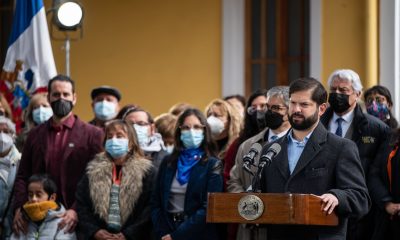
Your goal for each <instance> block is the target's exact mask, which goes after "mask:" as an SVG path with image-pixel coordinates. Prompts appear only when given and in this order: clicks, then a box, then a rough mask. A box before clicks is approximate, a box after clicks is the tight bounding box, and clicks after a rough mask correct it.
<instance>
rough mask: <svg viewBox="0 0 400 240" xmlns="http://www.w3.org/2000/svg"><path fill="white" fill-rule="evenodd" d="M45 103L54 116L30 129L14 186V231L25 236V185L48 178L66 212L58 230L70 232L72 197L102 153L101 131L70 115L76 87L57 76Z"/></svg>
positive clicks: (74, 220) (72, 225) (73, 214)
mask: <svg viewBox="0 0 400 240" xmlns="http://www.w3.org/2000/svg"><path fill="white" fill-rule="evenodd" d="M48 90H49V94H48V100H49V103H50V105H51V108H52V110H53V116H52V117H51V118H50V119H49V120H48V121H46V122H45V123H43V124H41V125H39V126H37V127H35V128H33V129H32V130H31V131H30V133H29V135H28V138H27V140H26V144H25V145H24V149H23V152H22V157H21V162H20V166H19V169H18V174H17V177H16V180H15V185H14V197H15V200H14V201H13V207H14V208H13V209H14V212H15V217H14V222H13V231H14V232H16V233H19V232H20V231H22V232H26V228H27V226H28V225H27V221H26V220H25V218H24V217H23V216H22V213H21V207H22V205H23V204H24V203H25V202H26V201H27V199H28V194H27V191H26V189H27V186H26V184H27V181H28V179H29V177H30V176H32V175H33V174H38V173H46V174H49V175H50V176H51V177H52V179H53V180H54V181H55V182H56V185H57V189H58V192H57V196H58V197H59V201H60V202H61V203H62V204H63V205H64V207H65V208H66V209H67V210H66V211H65V213H64V214H63V216H62V218H63V220H62V221H61V222H60V228H64V227H65V226H67V228H66V230H67V231H69V232H72V231H73V230H74V229H75V226H76V225H77V223H78V217H77V214H76V211H75V209H76V206H75V193H76V187H77V185H78V182H79V180H80V179H81V177H82V175H83V174H84V172H85V168H86V164H87V163H88V162H89V161H90V160H91V159H93V157H94V156H95V155H96V154H97V153H99V152H100V151H101V150H102V142H101V141H102V139H103V131H102V130H101V129H99V128H97V127H95V126H92V125H89V124H87V123H85V122H83V121H81V120H80V119H79V118H78V117H77V116H75V115H74V114H73V113H72V108H73V106H74V105H75V104H76V93H75V84H74V81H72V80H71V79H70V78H69V77H67V76H63V75H58V76H56V77H54V78H53V79H51V80H50V81H49V85H48Z"/></svg>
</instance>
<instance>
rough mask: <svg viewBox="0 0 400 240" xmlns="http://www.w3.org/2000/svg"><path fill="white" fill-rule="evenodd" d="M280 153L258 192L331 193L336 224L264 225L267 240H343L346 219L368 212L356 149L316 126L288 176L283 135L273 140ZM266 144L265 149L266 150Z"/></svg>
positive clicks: (265, 175)
mask: <svg viewBox="0 0 400 240" xmlns="http://www.w3.org/2000/svg"><path fill="white" fill-rule="evenodd" d="M277 142H278V143H279V144H280V145H281V147H282V150H281V152H280V153H279V154H278V155H277V156H276V157H275V159H274V160H273V161H272V163H271V165H270V166H269V167H266V168H265V169H264V171H263V174H262V179H261V188H262V192H268V193H285V192H291V193H312V194H315V195H322V194H324V193H331V194H333V195H335V196H336V197H337V198H338V200H339V205H338V206H337V208H336V212H337V214H338V215H339V225H338V226H336V227H318V226H293V225H292V226H286V225H275V226H272V225H271V226H268V234H269V239H274V237H277V236H279V237H280V238H279V239H346V226H347V218H348V217H350V216H351V217H355V218H360V217H362V216H364V215H365V214H367V213H368V210H369V207H370V205H371V200H370V197H369V195H368V190H367V187H366V183H365V180H364V179H365V178H364V172H363V168H362V164H361V161H360V157H359V154H358V149H357V146H356V144H354V142H352V141H350V140H348V139H345V138H340V137H338V136H336V135H334V134H332V133H329V132H328V131H327V130H326V129H325V128H324V126H323V125H322V124H321V123H319V124H318V125H317V127H316V128H315V129H314V132H313V133H312V134H311V137H310V139H309V140H308V142H307V144H306V146H305V148H304V151H303V153H302V154H301V156H300V159H299V161H298V162H297V165H296V167H295V169H294V171H293V173H292V174H290V172H289V166H288V156H287V146H288V138H287V135H286V136H285V137H282V138H280V139H278V140H277ZM269 145H270V144H268V145H267V146H266V147H265V148H264V150H265V149H268V147H269Z"/></svg>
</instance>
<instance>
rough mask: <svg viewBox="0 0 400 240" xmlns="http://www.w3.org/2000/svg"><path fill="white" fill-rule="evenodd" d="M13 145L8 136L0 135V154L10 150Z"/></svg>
mask: <svg viewBox="0 0 400 240" xmlns="http://www.w3.org/2000/svg"><path fill="white" fill-rule="evenodd" d="M13 144H14V141H13V139H12V137H11V136H10V135H9V134H5V133H0V153H4V152H7V151H8V150H10V148H11V147H12V145H13Z"/></svg>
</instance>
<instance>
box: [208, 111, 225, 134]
mask: <svg viewBox="0 0 400 240" xmlns="http://www.w3.org/2000/svg"><path fill="white" fill-rule="evenodd" d="M207 123H208V125H210V130H211V134H212V135H213V136H214V137H216V136H218V135H219V134H221V133H222V132H223V131H224V128H225V124H224V122H222V120H221V119H219V118H217V117H214V116H209V117H208V118H207Z"/></svg>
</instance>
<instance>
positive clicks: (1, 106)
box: [0, 93, 13, 120]
mask: <svg viewBox="0 0 400 240" xmlns="http://www.w3.org/2000/svg"><path fill="white" fill-rule="evenodd" d="M0 116H5V117H6V118H9V119H11V120H12V119H13V115H12V111H11V108H10V104H8V102H7V99H6V98H5V97H4V95H3V93H0Z"/></svg>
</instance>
